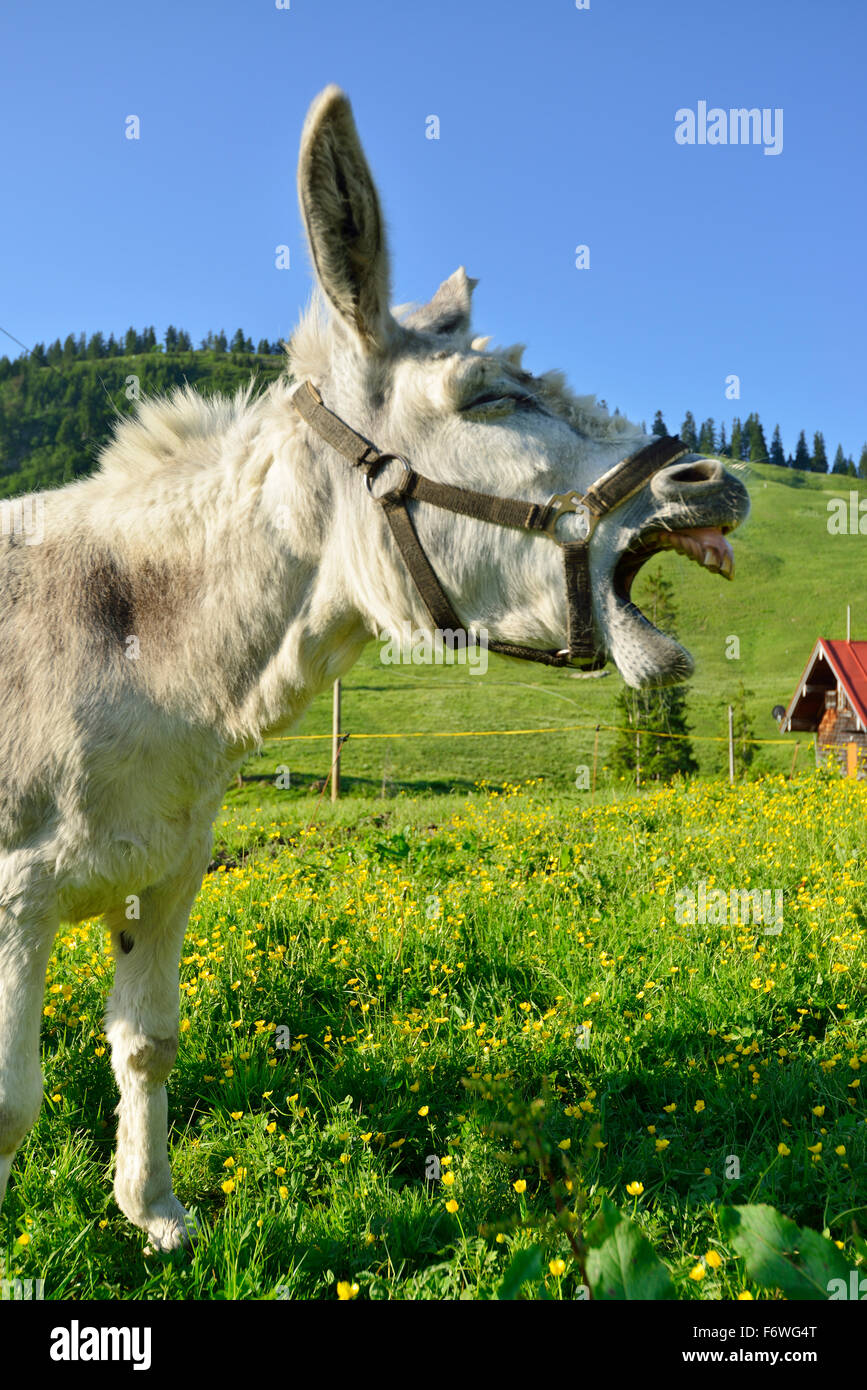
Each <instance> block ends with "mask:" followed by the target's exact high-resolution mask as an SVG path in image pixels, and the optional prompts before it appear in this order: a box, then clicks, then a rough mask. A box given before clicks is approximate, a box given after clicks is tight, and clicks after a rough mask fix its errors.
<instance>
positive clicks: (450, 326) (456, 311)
mask: <svg viewBox="0 0 867 1390" xmlns="http://www.w3.org/2000/svg"><path fill="white" fill-rule="evenodd" d="M478 283H479V282H478V280H471V279H470V277H469V275H467V272H466V271H465V270H464V267H463V266H458V269H457V270H456V271H455V272H454V274H453V275H450V276H449V278H448V280H443V282H442V284H441V285H440V287H439V289H438V290H437V292H436V294H435V295H434V297H433V299H431V300H430V301H429V302H428V303H427V304H422V305H421V307H420V308H418V309H414V310H413V312H412V313H411V314H409V315H408V317H407V318H405V319H404V320H403V322H404V324H405V326H406V327H407V328H417V329H418V330H419V331H420V332H422V333H468V332H469V329H470V310H471V307H472V304H471V301H472V297H473V290H474V289H475V288H476V285H477V284H478Z"/></svg>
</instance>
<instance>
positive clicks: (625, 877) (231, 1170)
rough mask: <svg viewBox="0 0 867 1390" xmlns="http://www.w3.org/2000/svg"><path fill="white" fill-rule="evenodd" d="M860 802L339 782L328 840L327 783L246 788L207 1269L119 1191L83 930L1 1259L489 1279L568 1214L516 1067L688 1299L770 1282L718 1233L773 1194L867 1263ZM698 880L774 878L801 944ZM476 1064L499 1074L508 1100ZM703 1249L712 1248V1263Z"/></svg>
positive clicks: (380, 1283)
mask: <svg viewBox="0 0 867 1390" xmlns="http://www.w3.org/2000/svg"><path fill="white" fill-rule="evenodd" d="M249 792H250V789H249V788H245V791H244V793H243V795H244V796H245V797H246V796H247V795H249ZM864 796H865V790H864V787H863V786H862V785H860V784H857V783H854V782H846V781H843V780H840V779H836V778H829V777H827V776H826V775H824V774H822V775H816V774H811V775H810V776H804V777H802V778H800V779H796V780H795V781H794V782H787V781H786V780H785V779H782V778H770V779H766V780H764V781H760V782H757V783H753V784H750V785H748V786H745V787H738V788H735V789H734V790H729V789H728V788H727V787H726V786H724V785H723V784H720V783H701V782H698V781H696V782H693V783H691V784H689V785H687V786H682V787H676V788H673V789H671V790H667V791H659V792H655V793H653V794H650V795H642V796H638V797H634V796H633V797H623V796H621V797H617V796H614V795H607V796H606V797H600V798H599V799H598V803H597V804H596V805H595V806H594V805H592V804H591V803H590V802H589V799H588V798H587V797H586V796H583V797H582V796H581V795H580V794H578V793H573V794H571V795H568V794H566V795H552V794H551V793H550V791H549V790H548V789H547V788H546V787H545V785H544V784H535V785H530V786H525V787H522V788H517V787H515V788H512V789H510V790H507V791H506V792H505V793H501V794H496V793H486V792H482V791H476V792H474V793H472V794H470V795H468V796H437V797H434V796H429V797H421V796H420V797H415V798H410V797H406V796H397V797H394V798H392V799H389V800H385V801H381V802H376V801H370V800H367V801H363V800H359V799H358V798H354V799H352V800H348V801H346V802H345V803H341V804H338V806H337V807H335V808H332V807H331V806H330V804H328V803H325V802H323V803H322V804H321V805H320V806H319V808H318V811H317V819H316V821H315V823H314V825H313V827H312V828H308V822H309V819H310V813H311V809H312V808H311V805H310V800H309V798H306V799H303V798H299V799H294V800H291V799H290V800H288V801H287V800H284V801H282V802H280V803H279V804H278V803H277V802H275V801H274V799H273V798H272V799H271V801H269V802H263V803H262V804H261V807H260V809H259V810H258V811H257V810H256V808H255V806H250V807H246V806H244V805H241V806H236V808H235V810H234V811H230V810H229V809H227V812H226V814H225V815H224V816H223V817H222V818H221V821H220V824H219V830H220V835H221V856H220V857H221V858H222V859H223V861H224V863H223V864H222V865H221V866H220V867H218V868H215V870H214V871H213V872H212V873H210V874H209V875H208V877H207V878H206V881H205V884H204V886H203V889H202V893H201V895H200V897H199V899H198V901H197V903H196V906H195V908H194V910H193V915H192V920H191V925H190V931H189V934H188V938H187V946H186V950H185V954H184V958H183V966H182V1020H183V1024H182V1027H183V1032H182V1039H181V1052H180V1056H179V1059H178V1063H177V1065H176V1067H175V1069H174V1071H173V1073H172V1077H171V1080H170V1084H169V1107H170V1120H171V1126H172V1132H171V1146H172V1154H173V1167H174V1174H175V1181H176V1188H177V1190H178V1194H179V1196H180V1197H181V1199H182V1200H183V1201H185V1202H186V1203H187V1204H188V1205H191V1206H193V1207H194V1208H195V1210H196V1213H197V1215H198V1218H199V1221H200V1223H201V1227H202V1237H201V1240H200V1242H199V1244H198V1246H197V1248H196V1250H195V1252H194V1254H193V1256H192V1257H191V1258H188V1257H185V1256H182V1255H177V1256H171V1257H163V1256H157V1255H153V1254H148V1253H147V1252H146V1250H145V1239H144V1237H143V1235H142V1234H141V1233H140V1232H137V1231H135V1230H134V1229H132V1228H131V1227H130V1226H128V1225H127V1223H126V1222H125V1221H124V1219H123V1218H122V1217H121V1215H120V1213H119V1212H118V1210H117V1208H116V1206H115V1205H114V1202H113V1199H112V1197H111V1193H110V1164H111V1155H112V1144H113V1135H114V1128H115V1121H114V1118H113V1114H112V1111H113V1107H114V1105H115V1103H116V1096H115V1089H114V1083H113V1078H112V1076H111V1072H110V1067H109V1057H108V1054H107V1051H106V1045H105V1040H104V1037H103V1036H102V1033H101V1022H100V1020H101V1014H102V1009H103V1006H104V998H105V992H106V989H107V986H108V983H109V976H110V962H109V959H108V957H107V954H106V951H105V944H104V939H103V933H102V932H101V930H100V929H99V927H98V926H96V925H94V926H91V927H89V928H88V927H83V928H76V929H69V930H67V931H65V932H64V934H63V935H62V937H61V938H60V939H59V941H58V945H57V948H56V950H55V954H54V957H53V960H52V964H51V969H50V975H49V993H48V996H47V1001H48V1002H47V1008H48V1010H49V1014H48V1016H47V1017H46V1018H45V1019H44V1029H43V1037H44V1049H45V1071H46V1097H47V1099H46V1103H45V1105H44V1108H43V1112H42V1115H41V1117H40V1120H39V1122H38V1124H37V1126H36V1128H35V1129H34V1131H33V1133H32V1134H31V1136H30V1138H29V1139H28V1140H27V1142H26V1144H25V1146H24V1148H23V1149H22V1151H21V1153H20V1155H19V1158H18V1161H17V1163H16V1166H15V1169H14V1171H13V1181H12V1183H11V1185H10V1190H9V1194H8V1196H7V1204H6V1206H5V1208H4V1213H3V1216H4V1229H3V1237H2V1239H3V1242H4V1243H5V1267H6V1271H7V1275H9V1274H13V1273H18V1274H20V1275H21V1276H22V1277H25V1278H27V1277H29V1278H43V1279H44V1280H45V1296H46V1297H48V1298H70V1297H74V1298H87V1297H95V1298H102V1299H106V1298H163V1297H168V1298H172V1299H175V1298H208V1299H213V1298H217V1299H221V1298H247V1299H269V1298H274V1297H278V1296H288V1297H292V1298H304V1299H309V1298H334V1297H336V1296H337V1294H336V1290H337V1284H338V1283H339V1282H346V1283H347V1284H350V1285H352V1284H357V1285H358V1294H357V1297H359V1298H377V1299H386V1298H387V1299H429V1298H437V1299H441V1298H459V1297H466V1298H472V1299H476V1298H488V1297H491V1296H492V1295H493V1294H494V1292H495V1290H496V1287H497V1284H498V1281H499V1279H500V1278H501V1277H502V1272H503V1269H504V1267H505V1265H506V1264H507V1262H508V1259H509V1256H510V1252H512V1251H514V1250H515V1249H516V1248H522V1247H524V1246H527V1245H529V1244H531V1243H532V1242H533V1241H534V1240H535V1239H536V1236H535V1235H534V1233H533V1231H532V1230H531V1229H529V1228H528V1227H527V1226H526V1225H525V1224H524V1223H525V1221H526V1219H527V1218H531V1219H532V1218H535V1217H537V1216H540V1215H542V1214H544V1213H545V1212H546V1211H549V1210H550V1197H549V1195H548V1192H547V1188H546V1187H545V1186H544V1184H542V1183H540V1180H539V1178H538V1174H536V1173H535V1172H534V1170H533V1167H532V1165H531V1164H529V1163H528V1162H522V1161H521V1156H520V1154H514V1153H513V1154H512V1155H511V1157H512V1160H513V1162H512V1163H511V1164H508V1163H506V1162H504V1161H503V1159H502V1158H501V1157H500V1156H499V1151H500V1148H501V1146H502V1140H500V1139H498V1138H496V1137H494V1136H493V1135H492V1134H491V1133H490V1132H489V1125H490V1123H491V1122H492V1121H497V1120H502V1119H503V1118H504V1117H505V1112H504V1101H503V1100H502V1099H500V1098H498V1097H497V1095H496V1094H495V1092H494V1090H493V1083H494V1082H495V1081H496V1080H498V1079H499V1081H501V1082H502V1083H503V1084H504V1085H505V1086H506V1087H507V1088H508V1089H510V1090H511V1091H512V1092H513V1093H514V1095H515V1096H516V1097H518V1098H520V1099H522V1100H526V1101H529V1100H532V1099H533V1098H534V1097H535V1096H537V1095H538V1094H539V1093H540V1091H541V1088H542V1087H543V1084H544V1083H545V1079H546V1078H548V1080H549V1082H550V1084H551V1085H552V1086H553V1087H554V1088H555V1090H554V1094H555V1096H556V1098H557V1103H556V1104H555V1106H554V1107H553V1111H552V1113H551V1114H550V1116H549V1119H548V1121H547V1133H548V1136H549V1138H550V1140H551V1142H552V1143H553V1144H555V1145H556V1144H558V1143H560V1142H561V1141H566V1140H568V1141H569V1142H570V1150H569V1152H570V1156H571V1158H572V1160H573V1162H574V1163H575V1164H576V1166H577V1167H578V1170H579V1172H580V1173H581V1174H582V1177H583V1180H584V1182H585V1183H586V1185H587V1188H588V1192H589V1208H590V1210H591V1211H592V1210H594V1209H595V1208H596V1207H597V1206H598V1204H599V1202H600V1201H601V1199H602V1196H603V1194H608V1195H610V1197H611V1198H612V1200H613V1201H614V1202H615V1203H617V1205H619V1206H621V1207H623V1208H624V1209H626V1210H628V1211H629V1212H633V1211H634V1213H635V1216H636V1219H637V1220H638V1222H639V1223H640V1225H641V1227H642V1229H643V1230H644V1231H645V1233H646V1234H647V1235H648V1236H649V1237H650V1238H651V1240H652V1241H653V1243H654V1245H655V1246H656V1248H657V1250H658V1251H659V1253H660V1254H661V1256H662V1258H663V1259H664V1260H665V1262H666V1264H667V1265H668V1267H669V1268H670V1269H671V1271H672V1273H673V1276H674V1278H675V1280H676V1283H677V1286H678V1295H679V1296H680V1297H682V1298H690V1299H707V1298H711V1299H717V1298H723V1299H730V1298H735V1297H737V1294H738V1293H739V1292H740V1291H742V1290H743V1289H744V1288H745V1287H749V1288H751V1291H752V1292H753V1293H754V1294H755V1296H756V1297H762V1296H768V1295H767V1294H765V1295H762V1293H761V1291H760V1290H759V1289H757V1288H753V1287H752V1286H749V1285H748V1283H747V1281H746V1280H745V1277H744V1274H743V1270H742V1268H741V1266H740V1264H739V1261H738V1260H737V1259H736V1258H735V1256H734V1253H733V1252H732V1251H731V1250H730V1249H729V1248H727V1247H726V1244H725V1241H724V1239H723V1237H722V1235H721V1232H720V1227H719V1224H718V1211H719V1208H720V1206H721V1205H727V1204H735V1203H743V1202H770V1203H772V1204H773V1205H775V1206H777V1207H778V1208H779V1209H780V1210H782V1211H783V1212H785V1213H786V1215H788V1216H791V1217H793V1218H794V1219H796V1220H797V1221H798V1222H799V1223H800V1224H802V1225H809V1226H812V1227H814V1228H816V1229H818V1230H822V1229H827V1230H828V1231H829V1233H830V1234H831V1236H833V1237H834V1238H835V1239H838V1240H840V1241H841V1242H843V1244H844V1246H845V1248H846V1251H847V1254H848V1255H849V1257H850V1259H851V1258H852V1257H853V1255H854V1252H855V1248H856V1247H855V1246H854V1245H853V1241H854V1239H855V1236H856V1234H857V1231H859V1230H860V1231H861V1232H863V1231H864V1225H865V1207H867V1178H865V1172H867V1169H865V1158H867V1144H865V1140H867V1131H865V1113H867V1112H865V1104H864V1094H863V1088H862V1087H860V1086H858V1085H856V1084H854V1083H856V1082H857V1081H858V1080H859V1079H860V1078H861V1076H863V1075H864V1074H865V1068H867V1036H865V1026H864V1025H865V1019H864V970H865V953H864V925H865V923H864V910H863V906H862V902H863V881H862V878H861V874H862V872H863V868H862V864H863V824H864V810H865V805H864ZM227 860H228V861H229V862H230V864H231V865H234V867H227V866H226V863H225V861H227ZM701 879H706V880H708V881H709V882H710V883H711V884H714V883H715V884H716V885H717V886H721V887H725V888H729V887H732V886H734V887H738V888H749V887H759V888H763V887H769V888H780V889H782V890H783V892H784V895H785V908H784V926H783V930H782V932H781V934H780V935H777V936H766V935H764V933H763V928H762V927H761V926H760V925H759V926H755V925H752V924H751V925H749V926H746V925H744V926H740V925H724V926H713V927H711V926H707V927H698V926H696V927H689V926H686V925H680V924H678V922H677V921H676V920H675V908H674V904H675V897H674V894H675V890H676V888H677V887H678V886H684V885H685V886H690V887H695V886H696V885H697V884H698V882H699V881H700V880H701ZM585 1024H589V1025H590V1035H589V1036H590V1045H589V1047H586V1048H583V1047H579V1046H578V1045H577V1037H578V1031H577V1030H578V1029H579V1027H580V1026H583V1025H585ZM279 1029H286V1030H288V1039H287V1035H286V1034H284V1033H281V1032H278V1030H279ZM287 1040H288V1046H287V1047H280V1046H278V1045H277V1044H278V1043H280V1042H281V1041H287ZM465 1078H470V1079H472V1078H475V1079H476V1080H480V1079H481V1080H484V1079H485V1078H489V1079H490V1080H489V1082H488V1086H490V1088H491V1092H490V1093H491V1098H490V1099H486V1098H485V1094H484V1092H483V1094H482V1095H481V1096H479V1095H475V1094H473V1093H472V1092H470V1091H468V1090H467V1088H466V1087H465V1085H464V1084H463V1082H464V1079H465ZM700 1102H701V1103H703V1104H700ZM671 1107H674V1109H671ZM819 1107H824V1111H823V1113H822V1114H817V1113H816V1109H817V1108H819ZM651 1126H653V1127H655V1132H653V1131H652V1130H651ZM657 1140H659V1141H667V1143H666V1144H665V1146H664V1147H661V1148H657ZM597 1143H598V1144H599V1145H601V1147H596V1144H597ZM781 1143H782V1144H785V1146H786V1147H787V1148H788V1150H789V1153H788V1154H783V1155H781V1154H780V1153H779V1152H778V1146H779V1145H780V1144H781ZM817 1143H821V1144H822V1149H821V1151H816V1153H815V1154H814V1153H813V1152H811V1147H813V1148H814V1147H815V1145H816V1144H817ZM840 1146H842V1147H843V1149H844V1150H845V1152H844V1153H842V1154H838V1153H837V1152H835V1151H836V1149H837V1148H838V1147H840ZM429 1155H436V1156H438V1157H439V1158H440V1159H443V1158H448V1159H450V1160H451V1165H450V1168H449V1167H448V1165H446V1166H444V1167H443V1169H442V1171H452V1172H454V1174H455V1182H454V1184H453V1185H452V1186H451V1187H448V1188H447V1187H445V1186H443V1185H442V1184H438V1183H427V1182H426V1181H425V1168H426V1162H427V1159H428V1156H429ZM732 1156H734V1157H735V1158H736V1159H737V1160H738V1163H739V1165H740V1177H738V1178H732V1177H731V1176H727V1165H728V1171H731V1158H732ZM281 1170H285V1171H281ZM521 1179H523V1180H524V1181H526V1184H527V1187H526V1191H525V1192H523V1193H519V1192H517V1191H516V1190H515V1188H514V1186H513V1184H514V1182H515V1181H516V1180H521ZM232 1181H233V1182H234V1184H235V1186H234V1189H233V1190H231V1191H226V1190H224V1186H223V1185H224V1184H225V1183H229V1182H232ZM631 1182H641V1183H642V1184H643V1185H644V1192H643V1194H642V1195H641V1196H639V1197H638V1198H632V1197H630V1196H628V1195H627V1193H626V1184H627V1183H631ZM448 1200H454V1201H457V1203H458V1209H457V1211H456V1212H453V1213H452V1212H449V1211H448V1210H447V1207H446V1202H447V1201H448ZM498 1230H499V1234H500V1235H501V1237H502V1238H501V1239H500V1240H499V1241H498V1240H497V1232H498ZM21 1234H24V1235H26V1236H29V1242H28V1243H26V1244H22V1243H21V1242H20V1240H19V1236H20V1235H21ZM543 1240H544V1243H545V1260H546V1266H547V1261H548V1260H549V1259H551V1260H554V1259H558V1258H562V1259H563V1260H564V1261H565V1272H564V1273H563V1274H562V1275H554V1274H551V1275H549V1276H548V1278H547V1289H548V1292H549V1293H550V1295H551V1296H552V1297H554V1298H572V1297H575V1296H576V1292H577V1288H578V1283H579V1275H578V1271H577V1269H576V1267H575V1265H574V1263H573V1262H572V1261H571V1260H570V1257H569V1252H568V1246H567V1244H566V1241H565V1238H564V1237H562V1236H558V1235H556V1234H548V1235H546V1236H544V1237H543ZM2 1249H3V1246H2V1245H0V1250H2ZM710 1250H715V1251H717V1252H718V1254H719V1255H720V1256H721V1258H722V1264H721V1265H720V1267H719V1268H717V1269H713V1268H711V1267H709V1266H708V1267H706V1277H705V1278H704V1279H703V1280H701V1281H700V1282H697V1281H696V1280H694V1279H693V1278H691V1277H690V1271H691V1270H694V1269H695V1268H696V1265H697V1264H698V1263H699V1262H701V1261H702V1259H703V1257H704V1256H705V1255H706V1254H707V1252H708V1251H710Z"/></svg>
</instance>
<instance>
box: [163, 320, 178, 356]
mask: <svg viewBox="0 0 867 1390" xmlns="http://www.w3.org/2000/svg"><path fill="white" fill-rule="evenodd" d="M163 341H164V342H165V345H166V352H177V348H178V330H177V329H176V328H175V325H174V324H173V323H170V324H169V326H168V328H167V329H166V336H165V338H164V339H163Z"/></svg>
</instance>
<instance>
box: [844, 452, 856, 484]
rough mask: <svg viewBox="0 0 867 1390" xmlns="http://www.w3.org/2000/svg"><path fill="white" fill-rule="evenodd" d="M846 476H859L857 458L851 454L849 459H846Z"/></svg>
mask: <svg viewBox="0 0 867 1390" xmlns="http://www.w3.org/2000/svg"><path fill="white" fill-rule="evenodd" d="M846 476H847V477H848V478H857V477H858V470H857V468H856V467H855V460H854V459H853V458H852V456H851V455H850V456H849V458H847V460H846Z"/></svg>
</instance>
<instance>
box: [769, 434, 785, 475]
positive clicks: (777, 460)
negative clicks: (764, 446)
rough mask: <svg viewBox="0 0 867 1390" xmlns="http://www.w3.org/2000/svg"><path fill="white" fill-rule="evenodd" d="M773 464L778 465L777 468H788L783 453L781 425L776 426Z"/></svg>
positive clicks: (772, 452) (772, 447) (772, 442)
mask: <svg viewBox="0 0 867 1390" xmlns="http://www.w3.org/2000/svg"><path fill="white" fill-rule="evenodd" d="M771 463H774V464H776V466H777V468H785V466H786V455H785V454H784V453H783V439H782V436H781V434H780V427H779V425H774V435H773V438H772V440H771Z"/></svg>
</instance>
